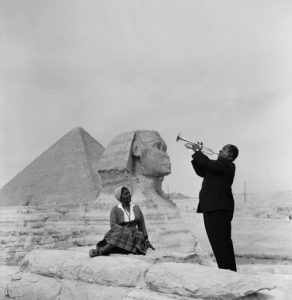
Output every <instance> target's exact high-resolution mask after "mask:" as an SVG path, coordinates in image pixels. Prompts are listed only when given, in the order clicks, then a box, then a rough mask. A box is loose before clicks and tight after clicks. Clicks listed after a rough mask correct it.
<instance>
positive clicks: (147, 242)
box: [146, 239, 155, 250]
mask: <svg viewBox="0 0 292 300" xmlns="http://www.w3.org/2000/svg"><path fill="white" fill-rule="evenodd" d="M146 248H147V249H148V248H151V249H152V250H155V248H154V247H153V246H152V245H151V243H150V242H149V240H148V239H147V240H146Z"/></svg>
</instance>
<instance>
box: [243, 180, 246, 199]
mask: <svg viewBox="0 0 292 300" xmlns="http://www.w3.org/2000/svg"><path fill="white" fill-rule="evenodd" d="M243 195H244V203H246V182H244V192H243Z"/></svg>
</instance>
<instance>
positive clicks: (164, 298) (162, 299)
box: [123, 289, 202, 300]
mask: <svg viewBox="0 0 292 300" xmlns="http://www.w3.org/2000/svg"><path fill="white" fill-rule="evenodd" d="M191 299H193V298H189V297H181V296H177V295H170V294H163V293H156V292H153V291H149V290H145V289H135V290H133V291H131V292H129V293H128V294H127V295H126V296H125V297H124V298H123V300H191ZM196 299H197V300H202V299H200V298H196Z"/></svg>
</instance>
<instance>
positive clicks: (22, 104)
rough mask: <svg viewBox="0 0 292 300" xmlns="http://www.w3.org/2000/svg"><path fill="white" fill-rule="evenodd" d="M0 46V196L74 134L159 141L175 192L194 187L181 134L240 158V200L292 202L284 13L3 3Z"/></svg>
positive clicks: (254, 0)
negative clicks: (281, 196)
mask: <svg viewBox="0 0 292 300" xmlns="http://www.w3.org/2000/svg"><path fill="white" fill-rule="evenodd" d="M0 39H1V41H0V122H1V123H0V126H1V131H0V133H1V136H0V158H1V159H0V170H1V171H0V186H2V185H4V184H5V183H7V182H8V181H9V180H10V179H11V178H13V177H14V176H15V175H16V174H17V173H18V172H20V171H21V170H22V169H23V168H24V167H26V166H27V165H28V164H29V163H30V162H31V161H32V160H34V159H35V158H36V157H37V156H38V155H40V154H41V153H42V152H43V151H45V150H46V149H47V148H48V147H50V146H51V145H52V144H53V143H55V142H56V141H57V140H58V139H59V138H61V137H62V136H63V135H64V134H66V133H67V132H68V131H70V130H71V129H72V128H74V127H77V126H81V127H82V128H84V129H85V130H86V131H88V132H89V133H90V134H91V135H92V136H93V137H94V138H95V139H96V140H98V141H99V142H100V143H101V144H102V145H103V146H104V147H106V146H107V144H108V143H109V142H110V140H111V139H112V138H113V137H114V136H115V135H118V134H120V133H122V132H126V131H131V130H135V129H155V130H157V131H159V133H160V134H161V136H162V137H163V138H164V140H165V141H166V143H167V145H168V153H169V155H170V159H171V163H172V174H171V175H169V176H167V177H166V178H165V181H164V190H167V189H169V191H170V192H173V191H176V192H181V193H185V194H188V195H190V196H197V193H198V190H199V188H200V185H201V180H200V179H199V178H198V177H197V176H196V175H195V174H194V172H193V170H192V167H191V164H190V160H191V153H190V152H189V150H187V149H186V148H185V147H184V146H183V143H176V142H175V139H176V135H177V133H178V132H182V133H183V136H184V137H185V138H187V139H190V140H193V141H203V142H205V144H206V145H208V146H210V147H212V148H214V149H215V150H217V151H218V150H219V149H220V148H221V147H222V146H223V145H224V144H227V143H232V144H235V145H237V146H238V148H239V150H240V154H239V157H238V159H237V160H236V166H237V173H236V178H235V182H234V185H233V190H234V192H235V193H240V192H242V191H243V185H244V182H246V183H247V191H248V192H269V191H277V190H292V154H291V152H292V121H291V119H292V84H291V83H292V2H291V1H289V0H287V1H283V0H277V1H269V0H241V1H240V0H238V1H234V0H229V1H227V0H220V1H219V0H218V1H211V0H201V1H199V0H152V1H151V0H147V1H146V0H139V1H137V0H131V1H129V0H117V1H111V0H104V1H98V0H82V1H77V0H68V1H64V0H47V1H45V0H43V1H40V0H25V1H24V0H18V1H16V0H9V1H7V0H0ZM214 158H216V157H214Z"/></svg>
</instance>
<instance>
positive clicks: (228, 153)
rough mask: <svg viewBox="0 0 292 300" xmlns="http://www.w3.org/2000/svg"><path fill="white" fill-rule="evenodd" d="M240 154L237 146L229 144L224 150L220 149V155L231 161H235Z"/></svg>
mask: <svg viewBox="0 0 292 300" xmlns="http://www.w3.org/2000/svg"><path fill="white" fill-rule="evenodd" d="M237 156H238V149H237V147H236V146H234V145H231V144H227V145H225V146H224V147H223V148H222V150H220V151H219V155H218V157H220V158H224V159H227V160H229V161H234V160H235V159H236V157H237Z"/></svg>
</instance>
